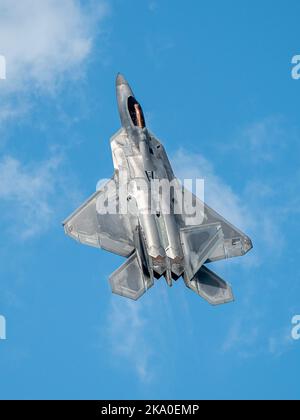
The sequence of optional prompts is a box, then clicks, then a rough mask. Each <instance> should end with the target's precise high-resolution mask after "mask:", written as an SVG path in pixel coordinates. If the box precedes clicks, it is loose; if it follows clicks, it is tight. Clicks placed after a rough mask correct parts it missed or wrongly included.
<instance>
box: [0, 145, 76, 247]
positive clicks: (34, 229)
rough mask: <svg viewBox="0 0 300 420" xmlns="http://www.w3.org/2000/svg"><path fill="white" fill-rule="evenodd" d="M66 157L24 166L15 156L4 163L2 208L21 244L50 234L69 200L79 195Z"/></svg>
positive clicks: (1, 169) (0, 190)
mask: <svg viewBox="0 0 300 420" xmlns="http://www.w3.org/2000/svg"><path fill="white" fill-rule="evenodd" d="M63 162H64V155H63V153H61V152H58V151H55V152H53V153H52V155H51V157H50V158H48V159H47V160H45V161H42V162H39V163H37V164H36V163H35V164H24V163H22V162H21V161H20V160H18V159H16V158H14V157H12V156H4V157H3V158H2V159H1V160H0V208H1V214H2V221H3V220H5V221H6V224H5V227H6V229H7V230H8V231H9V232H10V233H12V234H13V235H14V236H15V237H16V238H18V239H19V240H26V239H29V238H32V237H35V236H38V235H40V234H42V233H44V232H46V231H47V230H48V229H49V227H50V226H51V225H52V224H53V221H54V220H56V218H57V212H59V210H60V207H61V206H62V199H61V197H64V202H65V200H66V198H68V199H71V197H72V195H73V194H74V195H75V194H77V193H76V192H75V188H74V187H71V180H70V179H68V178H67V177H66V176H65V174H64V172H63V170H62V168H61V167H62V163H63Z"/></svg>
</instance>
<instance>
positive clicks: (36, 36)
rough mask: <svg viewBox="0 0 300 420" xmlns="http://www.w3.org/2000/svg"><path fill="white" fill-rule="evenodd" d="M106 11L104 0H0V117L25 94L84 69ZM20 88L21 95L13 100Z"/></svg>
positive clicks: (55, 85)
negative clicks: (2, 72)
mask: <svg viewBox="0 0 300 420" xmlns="http://www.w3.org/2000/svg"><path fill="white" fill-rule="evenodd" d="M91 6H92V7H91ZM107 12H108V6H107V3H106V2H105V1H104V0H103V1H102V0H100V1H98V2H95V1H92V0H91V1H88V2H87V3H86V4H85V5H84V6H83V3H82V2H80V1H77V0H65V1H63V2H62V1H59V0H43V1H40V0H22V1H18V0H0V53H1V54H3V55H4V56H5V57H6V62H7V79H6V80H5V81H3V82H2V83H1V85H0V91H1V95H2V98H3V97H4V98H5V106H4V109H3V104H2V106H1V110H0V120H2V121H3V120H4V119H5V118H9V117H12V116H13V112H12V109H15V108H16V105H17V104H18V103H24V101H25V97H24V95H25V94H27V96H28V95H34V94H37V93H41V92H44V93H45V92H53V91H55V90H56V89H57V88H58V86H60V84H61V82H63V81H65V80H68V81H70V80H76V79H78V78H79V77H80V76H82V75H83V74H84V70H85V64H86V62H87V58H88V57H89V55H90V52H91V50H92V48H93V42H94V39H95V37H96V36H97V33H99V22H101V20H102V19H103V18H104V17H105V16H106V15H107ZM100 28H101V27H100ZM20 94H22V95H23V98H22V101H20V100H19V101H18V102H17V103H16V99H17V95H20ZM19 99H20V98H19ZM26 99H27V100H28V97H26Z"/></svg>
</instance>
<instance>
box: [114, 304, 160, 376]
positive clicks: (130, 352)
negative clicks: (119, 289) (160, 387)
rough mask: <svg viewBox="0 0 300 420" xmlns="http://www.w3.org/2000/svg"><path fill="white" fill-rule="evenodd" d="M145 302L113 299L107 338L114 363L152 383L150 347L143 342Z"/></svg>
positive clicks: (145, 339) (145, 325)
mask: <svg viewBox="0 0 300 420" xmlns="http://www.w3.org/2000/svg"><path fill="white" fill-rule="evenodd" d="M144 305H145V302H144V301H143V302H133V301H130V300H128V299H125V298H120V299H118V298H116V297H113V298H112V301H111V307H110V310H109V325H108V328H107V331H106V333H107V335H108V337H109V339H110V346H111V349H112V354H113V357H114V361H115V362H119V363H120V364H125V365H127V364H129V366H130V368H133V369H134V371H135V373H136V374H137V375H138V378H139V379H140V380H141V381H142V382H144V383H149V382H150V381H151V380H152V379H153V371H152V369H151V365H150V363H151V357H152V356H153V354H152V351H151V346H150V345H149V342H148V340H147V338H146V336H147V334H146V333H145V331H147V330H148V331H149V328H147V321H146V317H144V316H143V314H142V308H143V307H144Z"/></svg>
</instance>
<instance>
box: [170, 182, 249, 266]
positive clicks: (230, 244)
mask: <svg viewBox="0 0 300 420" xmlns="http://www.w3.org/2000/svg"><path fill="white" fill-rule="evenodd" d="M182 188H183V197H184V199H187V200H188V201H189V202H193V203H194V204H193V205H194V206H196V207H197V209H200V210H199V211H202V225H212V224H219V225H221V228H222V232H223V236H224V240H223V241H222V242H221V243H220V244H219V245H218V247H217V248H216V249H215V250H214V251H213V252H212V254H211V255H210V257H209V259H208V260H207V261H206V262H212V261H218V260H222V259H224V258H231V257H238V256H241V255H244V254H246V253H247V252H248V251H250V249H252V242H251V239H250V238H249V237H248V236H247V235H245V234H244V233H243V232H242V231H241V230H239V229H238V228H237V227H235V226H234V225H233V224H231V223H230V222H229V221H228V220H226V219H225V218H224V217H223V216H221V215H220V214H219V213H217V212H216V211H215V210H213V209H212V208H210V207H209V206H208V205H207V204H205V203H203V202H202V201H201V200H200V199H199V198H198V197H196V196H195V195H194V194H193V193H192V192H190V191H188V190H187V189H185V188H184V187H182ZM191 200H193V201H191ZM182 209H183V211H182V214H181V215H178V216H177V218H178V219H179V220H178V221H179V223H180V224H181V227H182V228H185V227H191V219H190V215H189V214H186V213H185V208H184V206H182Z"/></svg>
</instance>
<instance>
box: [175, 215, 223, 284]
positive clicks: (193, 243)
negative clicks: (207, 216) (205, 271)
mask: <svg viewBox="0 0 300 420" xmlns="http://www.w3.org/2000/svg"><path fill="white" fill-rule="evenodd" d="M180 237H181V243H182V247H183V252H184V259H185V276H184V278H185V280H186V281H190V280H192V278H193V277H194V276H195V274H196V273H197V272H198V271H199V269H200V267H201V266H202V265H203V264H204V263H205V262H206V261H207V260H208V259H209V257H210V255H211V254H212V253H213V252H214V251H215V249H216V248H217V247H218V246H219V245H221V244H222V243H223V232H222V229H221V225H220V224H218V223H212V224H210V225H200V226H192V227H188V228H184V229H181V230H180Z"/></svg>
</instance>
